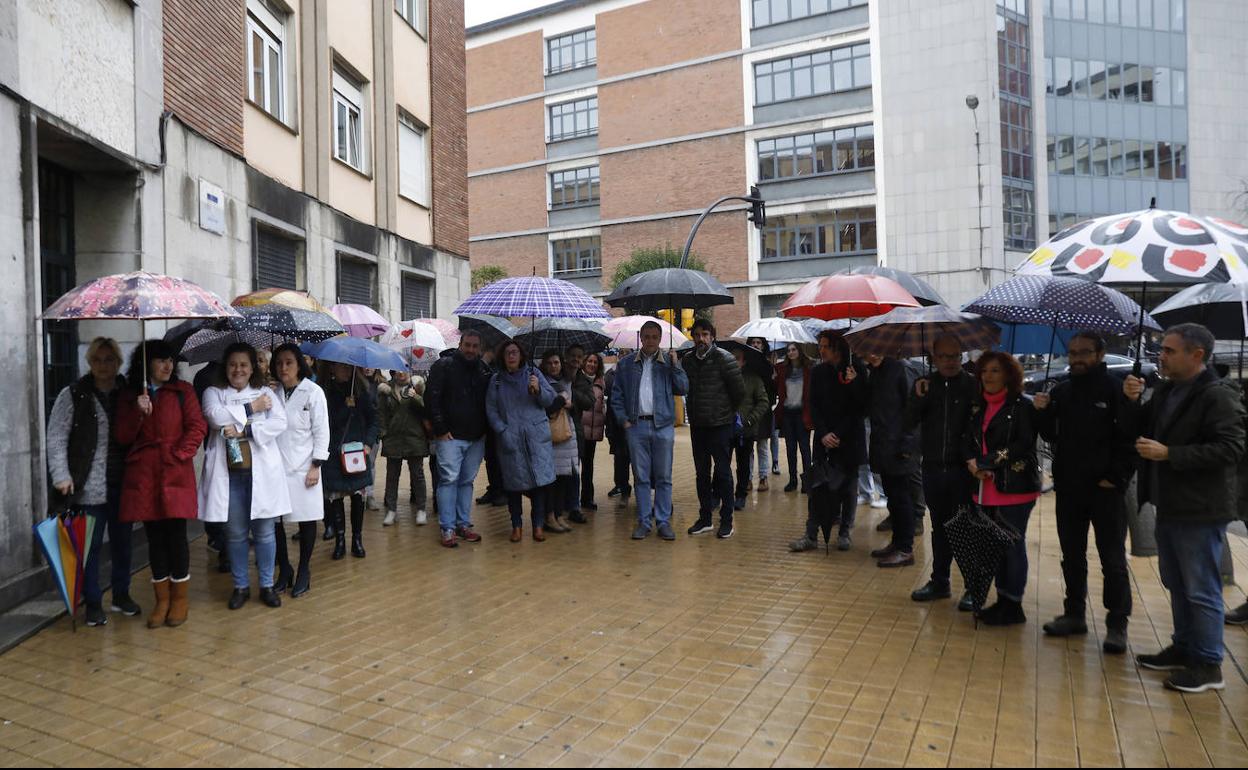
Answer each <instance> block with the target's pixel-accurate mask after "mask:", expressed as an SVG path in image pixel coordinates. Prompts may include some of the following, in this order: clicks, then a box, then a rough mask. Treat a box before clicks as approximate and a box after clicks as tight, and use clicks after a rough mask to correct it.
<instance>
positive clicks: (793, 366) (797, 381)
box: [775, 342, 811, 492]
mask: <svg viewBox="0 0 1248 770" xmlns="http://www.w3.org/2000/svg"><path fill="white" fill-rule="evenodd" d="M810 368H811V361H810V358H809V357H808V356H807V355H806V352H805V351H804V350H802V346H801V345H799V344H797V343H796V342H790V343H789V344H788V347H787V348H785V353H784V361H783V362H782V363H780V364H777V365H776V378H775V383H776V384H775V390H776V395H777V397H778V399H779V403H778V404H777V405H776V412H775V420H776V424H777V425H779V426H780V435H782V436H784V449H785V453H786V454H787V455H788V458H789V483H788V484H786V485H785V487H784V491H785V492H792V491H793V490H795V489H797V488H798V485H799V484H800V485H801V488H802V492H805V491H806V481H805V479H806V474H807V473H809V472H810V430H811V420H810ZM799 452H800V453H801V457H802V472H801V474H800V476H799V474H798V472H797V456H798V453H799Z"/></svg>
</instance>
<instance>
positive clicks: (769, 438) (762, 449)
mask: <svg viewBox="0 0 1248 770" xmlns="http://www.w3.org/2000/svg"><path fill="white" fill-rule="evenodd" d="M745 344H747V345H749V346H750V347H752V348H754V349H755V350H757V351H758V352H759V353H762V354H763V355H764V356H766V358H767V360H768V361H769V362H770V361H771V345H770V344H769V343H768V342H767V340H765V339H764V338H762V337H750V338H749V339H747V340H746V341H745ZM763 385H764V386H765V387H766V388H767V414H766V416H764V417H763V419H762V421H761V422H760V423H759V424H758V441H756V442H755V444H754V446H755V454H756V455H757V460H758V491H759V492H766V491H767V490H768V489H770V487H769V486H768V485H767V476H768V474H769V472H770V471H771V470H772V465H771V458H772V448H773V447H774V448H775V449H776V451H779V449H780V436H779V434H778V433H777V432H776V430H777V429H776V421H775V416H774V415H773V414H772V412H773V411H774V410H775V408H776V378H775V377H767V378H765V379H764V380H763ZM754 459H755V458H751V462H752V461H753V460H754Z"/></svg>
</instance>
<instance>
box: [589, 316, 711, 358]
mask: <svg viewBox="0 0 1248 770" xmlns="http://www.w3.org/2000/svg"><path fill="white" fill-rule="evenodd" d="M650 322H654V323H657V324H658V325H659V327H660V328H662V330H663V336H662V337H660V338H659V346H660V347H664V348H677V347H680V346H681V345H683V344H685V343H686V342H688V341H689V338H688V337H686V336H685V335H684V334H682V333H681V331H680V329H677V328H676V327H675V326H672V325H671V324H670V323H668V322H667V321H664V320H663V319H662V318H655V317H653V316H648V315H626V316H620V317H619V318H612V319H611V320H610V321H607V322H606V323H605V324H603V327H602V330H603V332H604V333H606V334H608V335H610V337H611V342H609V343H608V345H607V347H612V348H628V349H629V350H636V349H637V348H640V347H641V327H642V326H645V325H646V324H647V323H650Z"/></svg>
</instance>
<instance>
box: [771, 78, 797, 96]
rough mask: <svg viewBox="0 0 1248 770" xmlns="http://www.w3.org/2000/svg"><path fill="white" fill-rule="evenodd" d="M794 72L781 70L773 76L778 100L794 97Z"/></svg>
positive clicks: (773, 84) (773, 85)
mask: <svg viewBox="0 0 1248 770" xmlns="http://www.w3.org/2000/svg"><path fill="white" fill-rule="evenodd" d="M792 78H793V74H792V73H791V72H781V73H779V74H778V75H776V76H775V77H773V78H772V84H771V85H772V87H773V88H774V89H775V92H776V94H775V95H776V101H778V102H782V101H785V100H786V99H792V98H793V80H792Z"/></svg>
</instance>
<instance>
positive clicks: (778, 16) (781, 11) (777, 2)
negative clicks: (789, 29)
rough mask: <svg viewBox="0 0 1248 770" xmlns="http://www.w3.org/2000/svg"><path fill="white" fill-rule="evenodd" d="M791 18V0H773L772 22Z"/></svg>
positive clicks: (775, 22)
mask: <svg viewBox="0 0 1248 770" xmlns="http://www.w3.org/2000/svg"><path fill="white" fill-rule="evenodd" d="M788 20H789V0H771V23H772V24H777V23H779V22H782V21H788Z"/></svg>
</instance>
